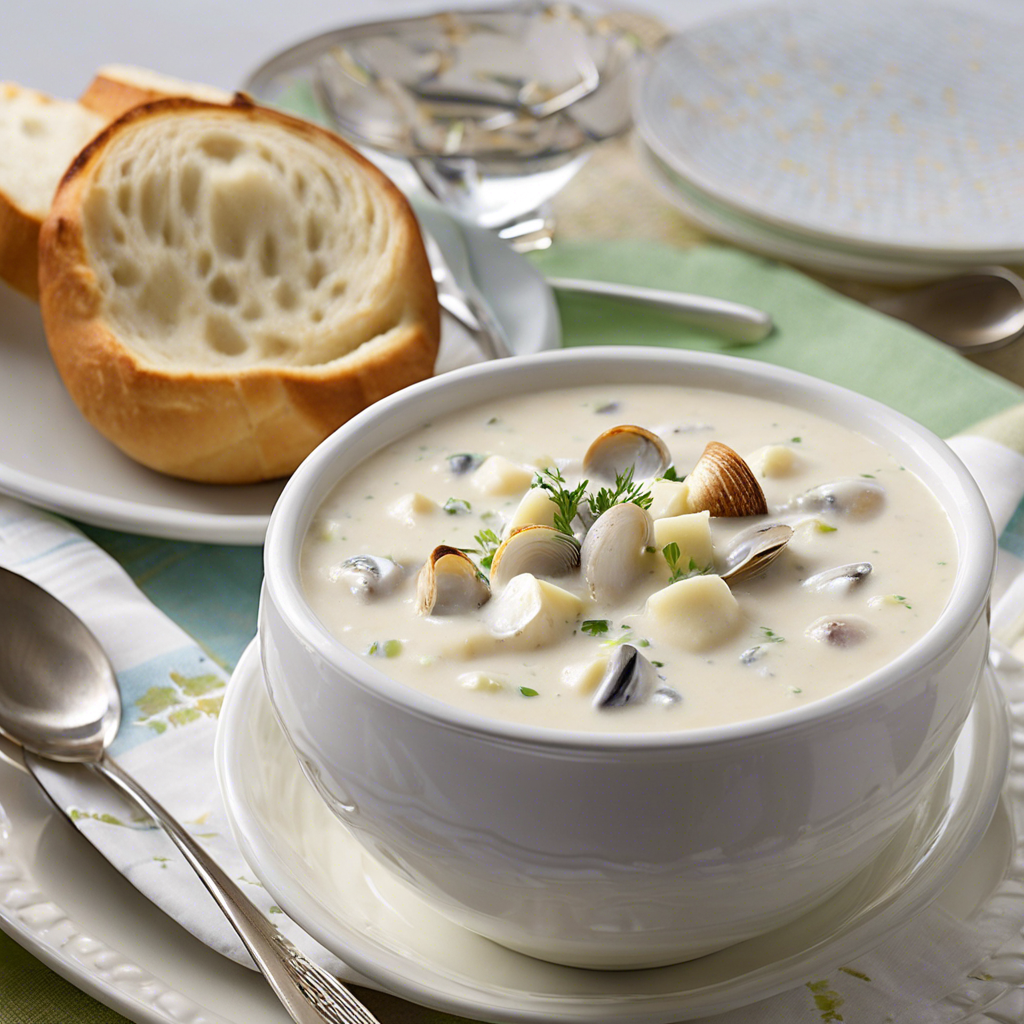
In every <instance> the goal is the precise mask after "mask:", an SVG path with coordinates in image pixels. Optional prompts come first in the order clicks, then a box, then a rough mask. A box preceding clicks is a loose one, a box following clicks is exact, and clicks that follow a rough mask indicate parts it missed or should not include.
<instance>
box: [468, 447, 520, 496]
mask: <svg viewBox="0 0 1024 1024" xmlns="http://www.w3.org/2000/svg"><path fill="white" fill-rule="evenodd" d="M533 474H534V471H533V470H532V469H530V468H529V467H528V466H521V465H519V464H518V463H516V462H512V461H511V460H510V459H506V458H505V456H504V455H490V456H488V457H487V458H486V459H484V461H483V462H482V463H481V464H480V468H479V469H478V470H477V471H476V472H475V473H474V474H473V486H474V487H475V488H476V489H477V490H478V491H481V492H483V493H484V494H493V495H494V496H495V497H503V496H506V495H512V494H522V492H523V491H525V490H526V489H527V487H529V486H530V483H531V482H532V480H533Z"/></svg>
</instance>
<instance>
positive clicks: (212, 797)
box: [0, 438, 1024, 1024]
mask: <svg viewBox="0 0 1024 1024" xmlns="http://www.w3.org/2000/svg"><path fill="white" fill-rule="evenodd" d="M951 444H952V446H953V447H954V448H955V449H956V450H957V451H958V453H959V454H960V456H961V458H963V459H964V461H965V462H966V463H967V464H968V466H969V468H971V469H972V472H974V473H975V475H976V477H977V479H978V481H979V484H980V486H981V488H982V491H983V493H984V494H985V497H986V500H987V501H988V503H989V507H990V508H991V509H992V511H993V515H994V517H995V519H996V521H997V527H998V529H999V531H1000V533H1001V545H1000V552H999V569H998V574H997V581H996V593H995V595H994V596H995V598H996V599H997V601H998V602H999V603H998V604H997V605H996V611H995V614H994V619H993V621H994V624H995V626H996V636H997V639H998V640H999V642H1000V645H1001V649H1002V650H1003V651H1004V653H1005V657H1004V662H1003V669H1002V671H1003V680H1004V682H1005V683H1006V684H1007V685H1008V686H1011V687H1016V690H1017V691H1019V692H1017V693H1016V698H1017V699H1021V700H1022V707H1024V670H1022V668H1021V665H1022V663H1024V511H1022V506H1021V498H1022V496H1024V455H1021V454H1018V453H1016V452H1014V451H1011V450H1010V449H1009V448H1006V447H1004V446H1003V445H1000V444H998V443H997V442H995V441H991V440H988V439H985V438H956V439H954V440H953V441H952V442H951ZM0 565H3V566H5V567H7V568H9V569H12V570H14V571H15V572H19V573H21V574H23V575H25V576H28V577H29V578H30V579H32V580H34V581H35V582H36V583H38V584H39V585H40V586H42V587H44V588H45V589H47V590H49V591H51V592H52V593H53V594H54V595H56V596H57V597H58V598H60V600H62V601H63V602H64V603H65V604H67V605H68V606H69V607H70V608H71V609H72V610H73V611H74V612H76V614H78V615H79V616H81V618H82V619H83V620H84V621H85V622H86V624H87V625H88V626H89V628H90V629H91V630H92V631H93V633H95V635H96V636H97V638H98V639H99V641H100V642H101V643H102V644H103V646H104V648H105V649H106V651H107V653H108V655H109V656H110V659H111V661H112V662H113V664H114V668H115V670H116V671H117V675H118V680H119V682H120V685H121V688H122V691H123V697H124V707H125V717H124V721H123V724H122V728H121V731H120V733H119V735H118V737H117V740H116V741H115V744H114V746H113V748H112V753H113V754H114V756H115V757H116V758H117V759H118V761H119V762H120V763H121V764H122V765H123V766H124V768H125V769H127V770H128V771H129V772H131V773H132V774H133V775H135V776H136V777H137V778H138V779H139V781H140V782H142V783H143V785H145V786H146V787H147V788H149V789H150V790H151V791H152V793H153V794H154V795H155V796H156V797H157V799H158V800H160V801H161V802H162V803H163V804H164V805H165V806H166V807H167V808H168V809H169V810H170V811H171V812H172V813H173V814H175V815H176V816H177V817H178V818H179V820H181V821H182V822H183V823H184V824H185V826H186V827H187V828H188V829H189V831H190V832H191V833H192V834H193V835H194V836H195V837H196V838H197V839H199V840H200V842H202V843H203V844H204V845H205V846H206V847H207V849H208V850H209V851H210V853H212V854H213V856H214V857H215V858H216V859H217V860H218V861H219V862H220V864H221V865H222V867H224V868H225V870H227V872H228V873H229V874H230V875H231V876H232V877H233V878H235V879H237V880H239V881H240V882H242V883H243V884H244V886H245V888H246V891H247V892H248V894H249V895H250V896H251V897H252V899H253V901H254V902H255V903H256V904H257V906H259V907H260V909H261V910H263V912H264V913H266V914H267V915H268V916H269V917H270V919H271V920H273V921H274V922H275V923H276V924H278V925H279V926H280V927H281V928H282V930H284V931H285V932H286V933H287V934H288V935H289V937H290V938H291V939H292V940H293V941H295V942H296V943H297V944H298V945H300V946H301V947H302V948H304V949H305V951H306V952H307V953H308V954H309V955H310V956H312V957H313V958H314V959H316V960H317V961H318V962H319V963H321V964H322V965H323V966H325V967H326V968H327V969H329V970H331V971H333V972H334V973H336V974H338V975H339V976H340V977H342V978H344V979H346V980H349V981H354V982H357V983H362V984H367V983H368V982H367V981H366V979H364V978H361V977H359V976H358V975H356V974H355V973H354V972H353V971H352V970H351V969H349V968H348V967H346V966H345V965H343V964H341V963H340V962H339V961H338V960H337V959H335V958H334V957H333V956H332V955H331V954H330V953H328V952H327V951H326V950H324V949H323V948H322V947H321V946H319V945H318V944H317V943H315V942H314V941H313V940H312V939H310V938H309V937H308V936H306V935H305V934H304V933H302V932H301V931H300V930H299V929H298V928H297V927H296V926H295V925H293V924H292V923H291V922H290V921H289V920H287V918H286V917H285V915H284V914H283V913H281V912H280V910H279V909H278V908H277V907H275V906H274V905H273V903H272V901H271V899H270V897H269V895H268V894H267V893H266V891H265V890H264V889H263V887H262V886H261V885H260V883H259V881H258V880H257V878H256V876H255V874H254V873H253V872H252V871H251V870H250V868H249V867H248V866H247V865H246V864H245V862H244V861H243V859H242V857H241V855H240V854H239V852H238V850H237V848H236V847H235V845H234V842H233V840H232V838H231V835H230V830H229V827H228V823H227V820H226V816H225V812H224V807H223V805H222V802H221V799H220V794H219V792H218V790H217V784H216V780H215V774H214V767H213V743H214V733H215V729H216V715H217V711H218V709H219V706H220V702H221V697H222V694H223V690H224V686H225V684H226V681H227V680H226V677H225V674H224V672H223V671H222V670H221V669H220V668H219V667H218V666H217V665H216V664H215V663H214V662H213V661H212V660H211V659H210V658H209V657H208V656H207V655H206V654H205V653H204V652H203V651H202V650H201V649H200V648H199V646H198V645H197V644H196V643H195V642H194V641H193V640H191V638H189V637H188V636H187V635H186V634H185V633H184V632H183V631H182V630H181V629H179V628H178V627H177V626H176V625H174V624H173V623H172V622H171V621H170V620H169V619H168V618H167V617H166V616H165V615H163V613H162V612H160V611H159V610H157V609H156V608H155V607H154V606H153V605H152V604H151V603H150V602H149V601H148V600H147V599H146V598H145V597H144V596H143V595H142V594H141V593H140V592H139V591H138V589H137V588H136V587H135V585H134V583H133V582H132V581H131V580H130V578H129V577H128V576H127V574H126V573H125V572H124V571H123V570H122V569H121V567H120V566H119V565H118V564H117V563H116V562H115V561H114V560H113V559H112V558H110V557H109V556H108V555H107V554H106V553H105V552H103V551H102V550H101V549H100V548H98V547H97V546H96V545H94V544H93V543H92V542H91V541H90V540H88V539H87V538H86V537H84V536H83V535H82V534H81V533H80V532H79V531H77V530H76V529H74V528H73V527H72V526H70V525H69V524H67V523H66V522H64V521H63V520H61V519H58V518H57V517H55V516H51V515H49V514H47V513H45V512H41V511H39V510H37V509H34V508H31V507H29V506H27V505H24V504H22V503H21V502H18V501H16V500H14V499H10V498H3V497H0ZM1018 679H1019V683H1018V682H1017V680H1018ZM1012 696H1013V695H1011V697H1012ZM43 781H44V784H45V785H46V787H47V789H48V790H49V791H50V793H51V795H52V796H53V797H54V799H55V800H56V801H57V802H58V804H59V805H60V806H63V807H67V808H71V809H73V811H72V817H73V819H74V820H75V823H76V825H77V826H78V828H79V829H80V830H81V832H82V833H83V834H84V835H85V836H86V837H87V838H88V839H89V840H90V842H92V843H93V845H94V846H96V848H97V849H98V850H99V851H100V852H101V853H102V854H103V855H104V856H105V857H106V858H107V859H108V860H109V861H110V862H111V863H112V864H113V865H114V866H115V867H116V868H117V869H118V870H119V871H121V872H122V873H123V874H124V875H125V876H126V877H127V878H128V879H129V880H130V881H131V882H132V883H133V884H134V885H135V886H136V887H137V888H138V889H139V890H140V891H141V892H143V893H144V894H145V895H146V896H147V897H148V898H149V899H151V900H152V901H153V902H154V903H156V904H157V905H158V906H159V907H161V908H162V909H163V910H164V911H166V912H167V914H168V915H170V917H171V918H173V919H174V920H176V921H178V922H179V923H180V924H181V925H182V926H183V927H185V928H187V929H188V930H189V931H190V932H191V933H192V934H193V935H195V936H196V937H197V938H199V939H200V940H202V941H203V942H205V943H207V944H208V945H210V946H212V947H213V948H214V949H217V950H218V951H220V952H221V953H223V954H225V955H226V956H229V957H231V958H232V959H233V960H236V961H238V962H239V963H243V964H247V965H249V966H252V964H251V961H250V960H249V957H248V954H247V953H245V951H244V950H243V949H242V946H241V943H240V942H239V940H238V939H237V937H236V936H235V934H234V932H233V931H232V930H231V929H230V927H229V926H228V925H226V924H225V922H224V920H223V918H222V917H221V916H220V913H219V911H218V910H217V909H216V907H215V905H214V904H213V902H212V900H211V899H210V897H209V896H208V895H207V894H206V892H205V890H203V888H202V886H201V884H200V883H199V882H198V881H197V880H196V878H195V876H194V875H193V874H192V872H191V870H190V869H189V868H188V867H187V865H186V864H185V862H184V860H183V859H182V858H181V856H180V854H178V852H177V850H176V849H175V847H174V846H173V844H171V843H170V841H169V840H167V839H166V837H165V836H164V835H163V833H162V832H161V831H160V830H159V829H158V828H156V827H155V826H154V825H153V823H152V822H151V821H149V820H148V819H146V818H143V817H142V816H141V815H140V814H139V812H138V811H137V810H135V809H134V808H133V807H132V806H131V805H129V804H127V803H126V802H125V801H124V800H123V799H122V798H120V797H119V796H118V795H117V794H115V793H114V792H113V791H112V789H111V788H110V787H109V786H107V785H106V784H104V783H103V782H102V781H100V780H97V779H96V778H95V777H94V776H93V775H92V773H90V772H89V771H88V770H87V769H80V768H74V767H70V768H68V767H63V766H61V767H56V768H54V769H52V770H48V771H47V772H46V773H45V774H44V777H43ZM1017 802H1018V803H1019V804H1021V805H1022V811H1021V816H1022V817H1024V800H1020V799H1018V801H1017ZM1019 824H1020V827H1024V821H1022V822H1021V823H1019ZM1022 924H1024V914H1022V915H1021V917H1020V918H1019V919H1018V918H1013V917H1011V916H1008V915H1006V914H1004V913H1001V912H1000V911H998V909H996V910H993V911H992V912H991V913H989V912H986V913H983V914H981V915H980V916H979V917H978V919H977V920H973V921H972V922H971V924H970V925H965V924H964V923H963V922H962V921H960V920H958V919H957V918H955V917H953V916H952V915H949V914H948V913H946V912H945V911H943V910H941V909H938V908H932V909H930V910H928V911H926V912H925V913H924V914H922V915H921V916H919V917H918V918H917V919H915V920H914V921H912V922H910V923H909V924H908V925H906V926H904V927H903V928H902V929H900V931H899V932H897V933H896V934H895V935H894V936H892V937H891V938H890V939H889V940H888V941H887V942H886V943H885V944H884V945H883V946H881V947H880V948H879V949H878V950H876V951H874V952H873V953H871V954H869V955H868V956H865V957H861V958H860V959H858V960H857V961H856V962H855V963H854V964H851V965H848V966H847V967H846V968H843V969H840V971H837V972H834V973H833V974H832V975H830V976H828V977H826V978H811V979H808V981H807V984H806V985H804V986H802V987H800V988H796V989H793V990H792V991H790V992H788V993H783V994H782V995H779V996H775V997H773V998H771V999H768V1000H765V1001H763V1002H761V1003H759V1004H757V1006H756V1008H755V1007H748V1008H746V1009H743V1010H739V1011H736V1012H734V1013H730V1014H726V1015H724V1016H722V1017H719V1018H716V1020H718V1021H720V1022H723V1024H725V1022H728V1024H733V1022H735V1024H739V1022H740V1021H743V1022H744V1024H750V1022H751V1021H757V1022H762V1024H775V1022H780V1024H781V1022H783V1021H785V1022H794V1021H796V1022H801V1021H804V1020H806V1021H808V1022H809V1024H810V1022H813V1024H820V1022H822V1021H840V1020H842V1021H846V1022H848V1024H849V1022H851V1021H853V1022H857V1021H865V1022H866V1021H876V1020H877V1021H880V1020H900V1021H904V1020H905V1021H916V1020H917V1019H918V1018H917V1017H916V1016H915V1012H916V1011H915V1008H917V1009H920V1008H921V1007H923V1006H927V1005H931V1004H932V1003H933V1001H934V1000H935V999H936V998H938V997H940V996H941V995H943V994H944V993H946V992H948V991H950V990H951V989H953V988H956V987H958V986H959V985H960V984H961V982H962V981H963V979H964V977H965V975H966V972H967V971H968V970H969V969H971V968H972V967H973V966H975V965H976V964H977V963H978V961H979V960H980V959H981V957H982V955H986V954H989V953H993V952H995V951H996V950H997V949H998V948H999V947H1000V946H1001V945H1002V943H1003V942H1004V941H1005V939H1006V938H1007V937H1008V935H1009V934H1010V932H1012V931H1013V930H1014V929H1016V931H1017V933H1019V931H1020V928H1021V925H1022ZM864 979H870V980H868V981H866V980H864ZM371 984H372V983H371ZM840 1005H841V1006H842V1010H839V1006H840Z"/></svg>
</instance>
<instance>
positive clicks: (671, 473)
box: [658, 465, 686, 480]
mask: <svg viewBox="0 0 1024 1024" xmlns="http://www.w3.org/2000/svg"><path fill="white" fill-rule="evenodd" d="M658 479H659V480H685V479H686V477H685V475H684V476H680V475H679V474H678V473H677V472H676V467H675V466H674V465H672V466H669V467H668V469H666V470H665V472H664V473H662V475H661V476H660V477H658Z"/></svg>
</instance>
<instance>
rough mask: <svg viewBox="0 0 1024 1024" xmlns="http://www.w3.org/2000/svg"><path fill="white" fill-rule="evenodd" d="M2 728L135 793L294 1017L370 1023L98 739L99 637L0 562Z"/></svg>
mask: <svg viewBox="0 0 1024 1024" xmlns="http://www.w3.org/2000/svg"><path fill="white" fill-rule="evenodd" d="M0 622H2V623H3V629H2V631H0V734H2V735H3V736H5V737H7V738H8V739H10V740H13V741H14V742H15V743H18V744H20V745H21V746H22V747H24V749H25V751H26V752H31V753H27V754H26V757H25V763H26V765H27V767H28V768H29V769H30V770H31V769H32V765H33V758H32V756H31V755H32V754H36V755H38V756H40V757H43V758H47V759H50V760H54V761H67V762H74V763H80V764H87V765H90V766H91V767H92V768H93V769H94V770H95V771H97V772H98V773H99V774H101V775H103V776H104V777H105V778H107V779H108V780H109V781H110V782H112V783H113V784H114V785H115V786H116V787H117V788H118V789H119V790H121V791H122V792H123V793H125V794H127V795H128V796H129V797H130V798H131V799H133V800H134V801H135V802H136V803H137V804H138V805H139V806H140V807H141V808H142V809H143V810H144V811H145V812H146V813H147V814H148V815H149V816H150V817H151V818H153V819H154V820H155V821H157V822H159V823H160V825H161V826H162V827H163V829H164V831H165V832H166V833H167V835H168V836H169V837H170V838H171V839H172V840H173V841H174V843H175V845H176V846H177V847H178V849H179V850H181V852H182V854H184V856H185V859H186V860H187V861H188V862H189V864H191V866H192V867H193V868H194V869H195V872H196V874H197V875H199V877H200V879H202V882H203V884H204V885H205V886H206V888H207V889H208V890H209V892H210V895H211V896H213V898H214V900H216V902H217V905H218V906H219V907H220V908H221V910H222V911H223V912H224V915H225V917H227V919H228V921H230V922H231V925H232V926H233V927H234V929H235V931H236V932H238V935H239V937H240V938H241V940H242V942H243V943H245V947H246V949H248V951H249V952H250V954H252V958H253V960H255V961H256V964H257V966H258V967H259V969H260V970H261V971H262V972H263V976H264V977H265V978H266V979H267V981H268V982H270V986H271V988H273V990H274V992H275V993H276V995H277V997H278V998H279V999H280V1000H281V1002H282V1004H283V1005H284V1007H285V1009H286V1010H287V1011H288V1013H289V1015H290V1016H291V1018H292V1020H294V1021H297V1022H298V1024H378V1022H377V1019H376V1018H375V1017H374V1016H373V1015H372V1014H371V1013H370V1012H369V1010H367V1009H366V1008H365V1007H364V1006H363V1005H362V1003H360V1002H359V1000H357V999H356V997H355V996H353V995H352V993H351V992H349V991H348V989H346V988H345V986H344V985H342V984H341V983H340V982H339V981H338V980H337V979H335V978H333V977H332V976H331V975H330V974H328V973H327V972H326V971H324V970H322V969H321V968H319V967H318V966H317V965H316V964H314V963H313V962H312V961H311V960H309V959H308V958H307V957H306V956H305V954H303V953H302V952H301V951H300V950H298V949H297V948H296V947H295V946H294V945H292V943H291V942H289V941H288V939H286V938H285V937H284V936H283V935H282V934H281V933H280V932H279V931H278V930H277V929H276V928H275V927H274V926H273V925H272V924H271V923H270V922H269V921H267V920H266V918H265V917H264V916H263V915H262V914H261V913H260V912H259V910H257V909H256V907H255V906H253V904H252V903H251V902H250V901H249V899H248V898H247V897H246V896H245V895H244V894H243V893H242V891H241V890H240V889H239V888H238V886H237V885H236V884H235V883H234V882H233V881H232V880H231V879H230V878H229V877H228V876H227V875H226V874H225V873H224V872H223V871H222V870H221V869H220V867H218V865H217V864H216V863H215V862H214V861H213V860H212V859H211V858H210V856H209V855H208V854H207V853H206V852H205V851H204V850H203V849H202V847H200V846H199V845H198V843H196V841H195V840H194V839H193V838H192V836H190V835H189V833H188V832H186V831H185V829H183V828H182V827H181V825H179V824H178V822H177V821H175V819H174V818H173V817H172V816H171V815H170V814H169V813H168V812H167V811H166V810H165V809H164V808H163V807H162V806H161V805H160V804H159V803H158V802H157V801H156V800H155V799H154V798H153V797H152V796H150V794H149V793H148V792H147V791H146V790H145V789H143V787H142V786H140V785H139V783H137V782H136V781H135V780H134V779H133V778H132V777H131V776H130V775H128V774H127V773H126V772H125V771H124V770H123V769H122V768H121V767H120V766H119V765H118V764H117V763H116V762H115V761H114V760H113V759H112V758H110V757H109V756H107V753H106V749H107V747H108V746H109V744H110V742H111V741H112V740H113V738H114V736H115V735H116V733H117V730H118V726H119V724H120V720H121V696H120V692H119V690H118V685H117V677H116V676H115V675H114V670H113V668H112V666H111V664H110V661H109V660H108V658H107V656H106V654H105V653H104V652H103V649H102V648H101V647H100V644H99V641H97V639H96V638H95V637H94V636H93V635H92V633H90V632H89V630H88V629H87V628H86V627H85V625H84V623H83V622H82V621H81V620H80V619H79V618H78V617H77V616H76V615H75V614H74V613H73V612H72V611H71V610H70V609H69V608H67V607H66V606H65V605H63V604H61V602H60V601H58V600H57V599H56V598H55V597H53V596H52V595H50V594H49V593H47V592H46V591H45V590H43V589H42V588H41V587H37V586H36V585H35V584H34V583H32V582H31V581H30V580H27V579H25V577H24V576H19V575H17V574H16V573H13V572H10V571H8V570H7V569H0Z"/></svg>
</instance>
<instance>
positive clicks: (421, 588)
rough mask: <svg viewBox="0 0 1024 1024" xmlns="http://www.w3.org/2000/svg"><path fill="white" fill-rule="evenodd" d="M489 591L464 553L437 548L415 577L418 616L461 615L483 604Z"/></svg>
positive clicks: (443, 546)
mask: <svg viewBox="0 0 1024 1024" xmlns="http://www.w3.org/2000/svg"><path fill="white" fill-rule="evenodd" d="M490 596H491V588H490V587H489V586H488V585H487V581H486V580H485V579H484V578H483V576H481V575H480V571H479V569H477V567H476V566H475V565H474V564H473V560H472V559H471V558H470V557H469V555H467V554H466V553H465V552H464V551H460V550H459V549H458V548H452V547H449V546H448V545H447V544H439V545H438V546H437V547H436V548H434V550H433V551H431V552H430V555H429V557H428V558H427V560H426V561H425V562H424V563H423V568H421V569H420V571H419V573H417V575H416V611H417V612H418V613H419V614H420V615H460V614H462V613H463V612H470V611H473V610H474V609H476V608H479V607H480V606H481V605H483V604H486V602H487V601H488V599H489V598H490Z"/></svg>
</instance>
